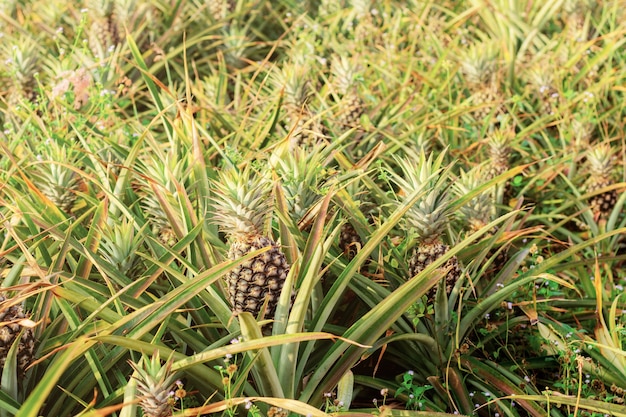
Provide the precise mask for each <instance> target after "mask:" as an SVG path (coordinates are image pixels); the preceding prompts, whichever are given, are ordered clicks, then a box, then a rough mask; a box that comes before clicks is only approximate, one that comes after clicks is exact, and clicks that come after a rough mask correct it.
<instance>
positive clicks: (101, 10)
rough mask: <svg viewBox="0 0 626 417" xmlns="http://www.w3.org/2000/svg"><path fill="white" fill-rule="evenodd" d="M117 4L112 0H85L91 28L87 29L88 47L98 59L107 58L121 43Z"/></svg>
mask: <svg viewBox="0 0 626 417" xmlns="http://www.w3.org/2000/svg"><path fill="white" fill-rule="evenodd" d="M116 5H117V2H115V1H114V0H86V1H85V7H86V8H87V10H88V13H89V18H90V20H91V26H90V27H89V30H88V31H87V32H88V36H89V47H90V48H91V51H92V52H93V54H94V56H96V57H97V58H99V59H104V58H106V57H108V56H109V55H110V54H111V52H112V50H113V49H115V47H116V46H117V45H118V44H119V43H120V42H121V40H122V38H121V36H120V33H122V29H121V28H120V22H119V21H118V16H117V13H116V12H117V10H116Z"/></svg>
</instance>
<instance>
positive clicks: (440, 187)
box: [392, 152, 461, 302]
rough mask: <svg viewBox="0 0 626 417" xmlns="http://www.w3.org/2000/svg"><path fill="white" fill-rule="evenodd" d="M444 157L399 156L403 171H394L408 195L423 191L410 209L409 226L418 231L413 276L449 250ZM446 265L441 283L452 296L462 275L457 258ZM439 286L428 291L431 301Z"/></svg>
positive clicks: (399, 163) (411, 259)
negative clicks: (446, 241) (413, 157)
mask: <svg viewBox="0 0 626 417" xmlns="http://www.w3.org/2000/svg"><path fill="white" fill-rule="evenodd" d="M444 156H445V153H441V154H440V155H439V157H438V158H437V159H433V154H431V155H430V156H429V157H428V158H427V157H426V154H425V153H424V152H420V154H419V157H418V158H417V160H415V159H410V158H404V159H400V158H398V159H397V164H398V167H399V168H400V173H399V174H398V173H393V174H392V178H393V180H394V182H395V183H396V184H397V185H398V186H399V187H400V189H401V190H402V191H403V192H404V194H405V195H410V194H412V193H414V192H416V191H418V190H421V191H422V192H423V193H424V194H423V196H422V198H420V199H419V200H418V201H417V202H416V203H415V204H414V205H413V206H412V207H411V208H409V210H408V211H407V223H408V227H409V228H410V229H413V230H414V231H415V232H416V233H417V247H416V248H415V249H414V251H413V254H412V256H411V258H410V259H409V265H408V266H409V275H410V276H411V277H413V276H415V275H417V274H418V273H419V272H421V271H423V270H424V269H425V268H426V267H427V266H428V265H430V264H431V263H432V262H434V261H436V260H437V259H439V258H440V257H441V256H443V255H445V254H446V252H448V250H449V246H448V245H446V244H444V243H443V242H442V240H441V237H442V235H443V233H444V230H445V228H446V225H447V224H448V217H449V215H450V195H449V193H448V191H447V187H448V186H449V184H448V174H447V171H445V170H443V169H442V167H441V164H442V161H443V158H444ZM443 268H444V269H446V270H447V274H446V276H445V279H444V280H442V282H443V284H444V285H445V291H446V294H447V295H449V294H450V292H451V291H452V288H453V287H454V285H455V283H456V282H457V281H458V279H459V278H460V276H461V268H460V266H459V261H458V259H457V257H456V256H453V257H451V258H450V259H448V261H447V262H446V263H445V264H444V265H443ZM439 285H441V283H439V284H437V286H435V287H433V288H432V289H431V290H430V291H429V292H428V293H427V297H428V301H429V302H432V301H433V300H434V298H435V295H436V293H437V287H439Z"/></svg>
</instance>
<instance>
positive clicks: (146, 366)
mask: <svg viewBox="0 0 626 417" xmlns="http://www.w3.org/2000/svg"><path fill="white" fill-rule="evenodd" d="M129 363H130V366H131V367H132V368H133V369H134V370H135V375H134V378H135V380H136V381H137V392H138V394H139V395H138V400H139V407H140V408H141V410H142V411H143V414H144V416H146V417H170V416H172V415H173V410H172V406H173V404H174V403H175V400H174V397H173V396H172V394H171V393H172V392H173V391H174V387H175V385H176V378H177V375H176V374H175V373H173V372H172V361H171V360H168V361H166V363H165V364H164V365H162V364H161V360H160V355H159V353H158V351H155V353H154V354H153V355H152V358H150V360H146V358H144V360H143V366H140V365H139V364H137V363H135V362H132V361H130V362H129Z"/></svg>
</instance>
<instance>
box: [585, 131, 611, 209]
mask: <svg viewBox="0 0 626 417" xmlns="http://www.w3.org/2000/svg"><path fill="white" fill-rule="evenodd" d="M587 169H588V173H589V177H588V179H587V182H586V186H585V189H586V191H587V192H588V193H593V192H596V191H598V190H600V189H602V188H605V187H608V186H610V185H612V184H614V180H613V169H614V162H613V151H612V149H611V146H610V145H609V144H608V143H602V144H600V145H597V146H596V147H595V148H594V149H592V150H591V151H590V152H589V154H588V155H587ZM617 198H618V195H617V190H611V191H606V192H603V193H600V194H596V195H594V196H593V197H591V199H590V200H589V206H590V207H591V210H592V211H593V214H594V216H595V217H596V218H599V217H606V216H608V215H609V214H610V213H611V211H613V208H614V207H615V204H616V203H617Z"/></svg>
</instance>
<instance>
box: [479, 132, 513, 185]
mask: <svg viewBox="0 0 626 417" xmlns="http://www.w3.org/2000/svg"><path fill="white" fill-rule="evenodd" d="M512 134H513V131H512V129H510V128H504V129H502V128H500V129H496V130H494V131H493V133H491V134H490V135H489V138H488V144H489V149H488V151H487V153H488V155H489V168H488V171H487V174H486V179H487V180H491V179H493V178H495V177H497V176H498V175H501V174H504V173H505V172H506V171H508V170H509V168H510V165H509V159H510V158H511V146H510V142H511V136H512Z"/></svg>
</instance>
